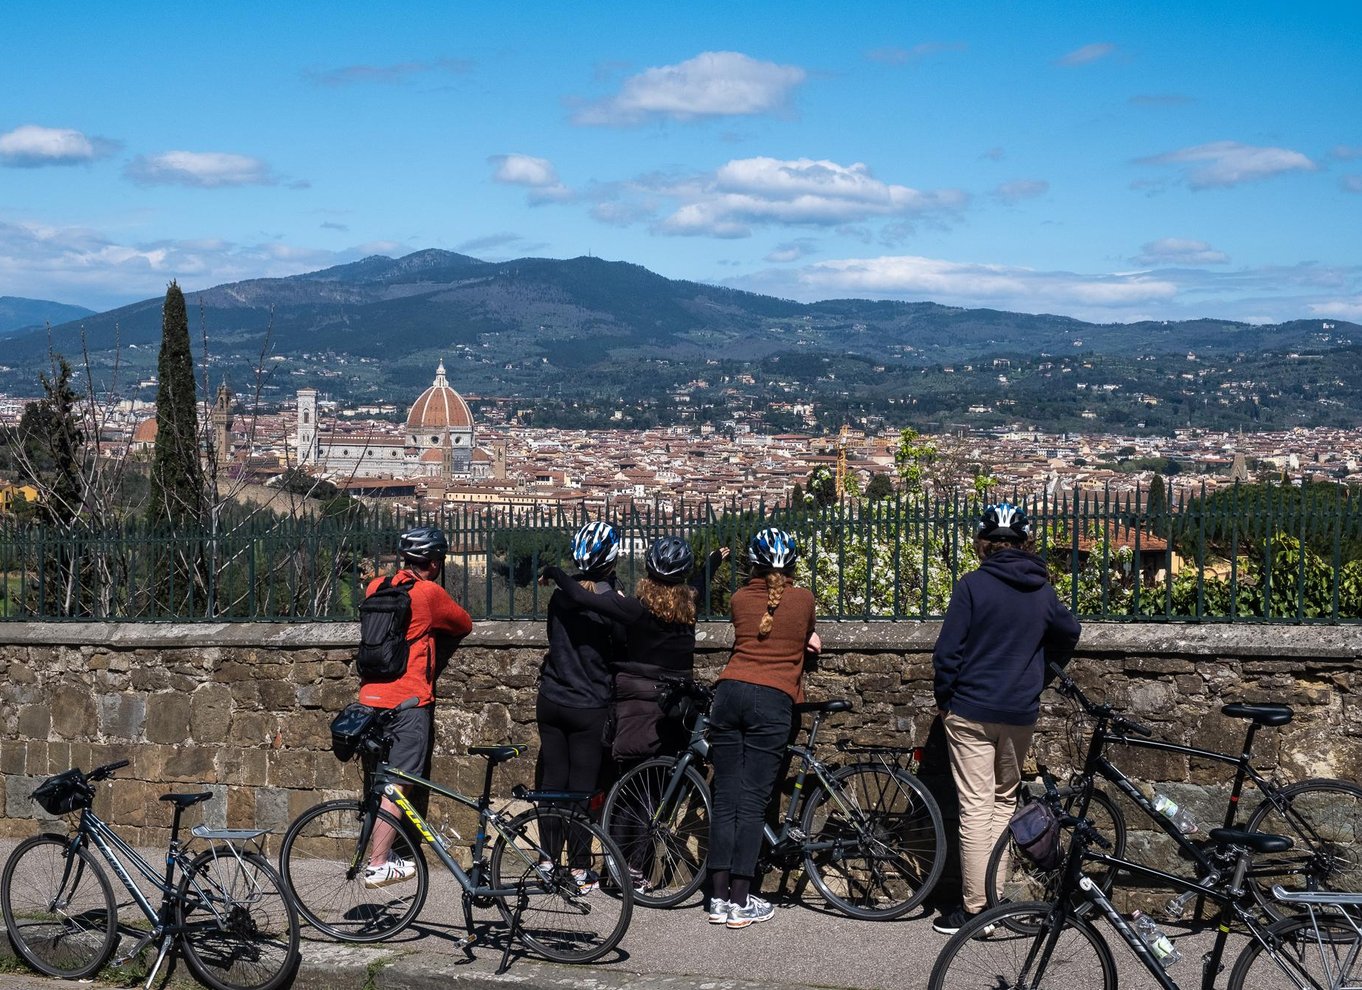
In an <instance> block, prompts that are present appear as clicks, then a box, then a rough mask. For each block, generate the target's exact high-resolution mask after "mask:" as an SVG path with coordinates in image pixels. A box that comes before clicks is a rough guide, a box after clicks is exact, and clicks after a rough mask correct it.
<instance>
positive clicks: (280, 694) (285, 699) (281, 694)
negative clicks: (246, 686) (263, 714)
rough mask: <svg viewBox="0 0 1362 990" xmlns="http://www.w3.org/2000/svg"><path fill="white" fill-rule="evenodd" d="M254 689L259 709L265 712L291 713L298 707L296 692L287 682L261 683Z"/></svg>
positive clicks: (272, 681) (271, 681)
mask: <svg viewBox="0 0 1362 990" xmlns="http://www.w3.org/2000/svg"><path fill="white" fill-rule="evenodd" d="M256 689H257V691H258V696H259V699H260V702H259V703H260V707H262V708H264V709H266V710H267V711H273V712H291V711H293V710H294V709H295V708H297V707H298V692H297V690H296V689H295V688H294V686H293V685H292V684H290V683H289V682H288V681H283V680H270V681H261V682H259V683H258V684H257V685H256Z"/></svg>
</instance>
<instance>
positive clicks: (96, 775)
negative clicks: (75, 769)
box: [85, 760, 132, 780]
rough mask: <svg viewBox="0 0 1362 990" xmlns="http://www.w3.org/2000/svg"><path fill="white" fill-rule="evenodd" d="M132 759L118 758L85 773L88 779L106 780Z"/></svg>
mask: <svg viewBox="0 0 1362 990" xmlns="http://www.w3.org/2000/svg"><path fill="white" fill-rule="evenodd" d="M131 762H132V761H131V760H117V761H115V762H113V763H106V764H104V765H103V766H102V767H95V768H94V769H93V770H91V771H90V772H89V773H87V774H86V775H85V779H86V780H105V779H107V778H108V777H111V776H112V775H113V772H114V771H115V770H122V769H123V768H124V767H126V766H128V765H129V764H130V763H131Z"/></svg>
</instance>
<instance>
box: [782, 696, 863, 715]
mask: <svg viewBox="0 0 1362 990" xmlns="http://www.w3.org/2000/svg"><path fill="white" fill-rule="evenodd" d="M794 710H795V712H796V713H798V714H800V715H803V714H804V713H805V712H825V713H831V712H849V711H851V702H849V701H847V700H846V699H845V698H833V699H832V700H831V701H801V702H799V704H797V705H795V706H794Z"/></svg>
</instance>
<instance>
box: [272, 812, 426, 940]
mask: <svg viewBox="0 0 1362 990" xmlns="http://www.w3.org/2000/svg"><path fill="white" fill-rule="evenodd" d="M376 816H377V817H376V821H381V822H384V823H385V824H387V825H389V826H391V827H392V828H393V829H395V830H396V832H397V838H396V839H394V840H393V853H394V854H395V855H397V856H400V857H401V858H402V859H405V860H407V861H408V862H410V863H411V864H412V865H413V866H415V868H416V875H415V877H413V878H412V880H411V881H409V882H404V883H400V884H395V885H392V886H387V887H379V888H375V889H371V888H368V887H365V886H364V867H365V865H366V864H367V863H368V861H369V856H368V850H367V848H364V849H361V848H360V847H359V843H360V838H361V834H362V833H363V826H364V809H363V805H362V804H361V802H359V801H354V800H351V801H327V802H325V803H323V804H318V805H314V806H313V807H311V808H309V809H308V810H307V811H304V812H303V813H302V814H301V815H299V816H298V817H297V818H296V819H294V821H293V823H292V824H291V825H289V827H288V831H287V832H286V833H284V841H283V843H282V844H281V845H280V846H279V874H280V876H281V877H282V879H283V881H284V889H285V890H287V891H288V893H289V896H290V897H291V898H292V899H293V903H294V904H295V905H296V906H297V908H298V913H299V915H301V916H302V919H303V920H304V921H306V922H307V923H308V924H309V925H311V926H312V927H313V928H315V929H316V930H317V931H319V932H321V933H322V934H324V935H327V936H330V937H331V938H334V939H339V940H340V941H342V942H381V941H382V940H383V939H386V938H392V937H393V936H394V935H396V934H398V933H399V932H401V931H402V930H403V929H405V928H406V927H407V926H408V925H410V924H411V923H412V922H413V921H415V920H416V917H417V915H419V914H420V913H421V908H422V907H423V906H424V905H425V903H426V893H427V891H428V889H429V883H430V869H429V867H428V866H427V865H426V859H425V856H424V855H423V854H422V852H421V849H420V847H419V846H416V845H414V844H413V843H412V840H411V837H410V835H409V834H408V833H407V832H406V831H405V830H404V829H403V828H402V825H401V823H400V822H399V821H398V819H397V818H396V817H395V816H393V815H391V814H389V813H388V812H386V811H384V810H383V809H382V808H379V809H377V811H376ZM366 846H367V842H366Z"/></svg>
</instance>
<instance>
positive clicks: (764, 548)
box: [747, 526, 799, 571]
mask: <svg viewBox="0 0 1362 990" xmlns="http://www.w3.org/2000/svg"><path fill="white" fill-rule="evenodd" d="M798 556H799V548H798V547H797V546H795V541H794V537H793V536H791V535H790V534H789V533H787V532H785V530H783V529H776V528H775V527H774V526H768V527H767V528H766V529H763V530H761V531H759V532H758V533H757V535H756V536H754V537H752V539H751V541H750V542H748V544H747V560H748V562H749V563H751V564H752V566H753V567H769V568H770V569H771V570H773V571H783V570H785V568H787V567H789V566H790V565H791V564H793V563H794V562H795V558H797V557H798Z"/></svg>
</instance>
